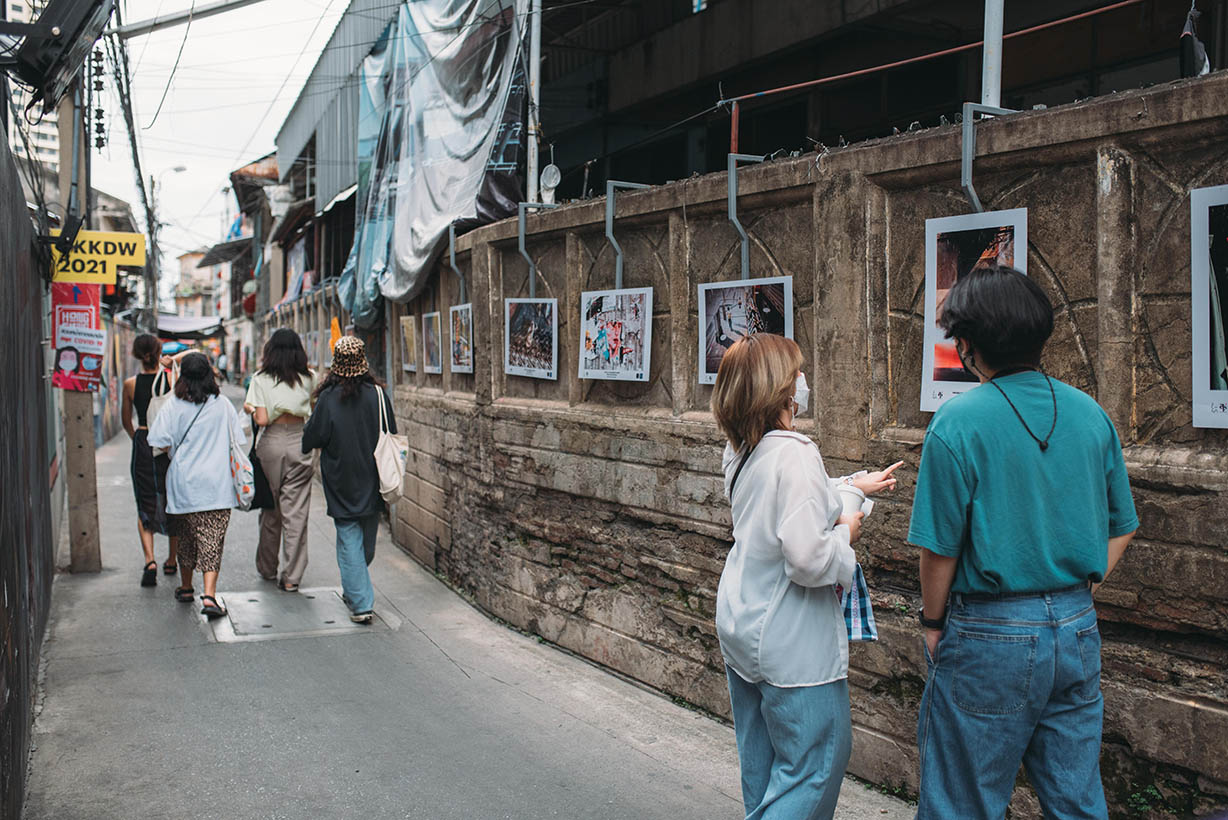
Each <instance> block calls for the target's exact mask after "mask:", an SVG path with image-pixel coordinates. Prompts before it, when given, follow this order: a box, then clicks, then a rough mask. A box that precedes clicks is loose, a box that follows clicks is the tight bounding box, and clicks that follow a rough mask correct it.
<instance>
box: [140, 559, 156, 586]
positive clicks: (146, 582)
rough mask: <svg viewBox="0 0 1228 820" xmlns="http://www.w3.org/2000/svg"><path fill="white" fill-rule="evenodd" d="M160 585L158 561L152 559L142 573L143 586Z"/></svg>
mask: <svg viewBox="0 0 1228 820" xmlns="http://www.w3.org/2000/svg"><path fill="white" fill-rule="evenodd" d="M157 585H158V562H157V561H150V562H149V563H148V564H146V565H145V571H144V572H142V573H141V586H143V587H156V586H157Z"/></svg>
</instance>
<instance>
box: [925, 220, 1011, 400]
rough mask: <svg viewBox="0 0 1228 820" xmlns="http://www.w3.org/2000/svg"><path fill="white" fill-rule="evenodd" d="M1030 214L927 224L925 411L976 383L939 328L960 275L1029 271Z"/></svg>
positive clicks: (953, 344)
mask: <svg viewBox="0 0 1228 820" xmlns="http://www.w3.org/2000/svg"><path fill="white" fill-rule="evenodd" d="M1027 248H1028V211H1027V208H1012V209H1011V210H1008V211H990V212H988V213H983V214H963V215H961V216H944V217H940V218H937V219H927V220H925V339H924V353H923V356H922V365H921V367H922V371H921V409H922V410H924V411H927V412H933V411H935V410H937V409H938V408H939V407H941V406H942V405H943V404H945V403H946V402H947V401H949V400H950V399H951V397H952V396H958V395H959V394H960V393H964V392H966V391H968V390H970V389H972V388H973V387H976V386H977V384H978V381H979V380H978V379H977V377H976V376H975V375H974V374H972V373H969V372H968V371H967V370H965V369H964V366H963V364H962V363H961V362H960V360H959V353H958V352H956V350H955V342H954V341H953V340H951V339H948V338H946V335H945V334H944V333H943V331H942V329H941V328H939V327H938V317H939V316H940V315H941V313H942V303H943V301H944V300H945V299H946V297H947V293H948V292H949V291H950V290H951V288H952V287H953V286H954V285H955V283H956V282H958V281H959V279H960V277H962V276H964V275H965V274H967V273H970V272H971V271H973V270H976V269H978V268H985V267H989V266H991V265H1001V266H1003V267H1012V268H1015V269H1017V270H1019V271H1020V272H1022V273H1027V272H1028V268H1027V264H1028V253H1027Z"/></svg>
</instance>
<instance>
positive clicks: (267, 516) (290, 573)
mask: <svg viewBox="0 0 1228 820" xmlns="http://www.w3.org/2000/svg"><path fill="white" fill-rule="evenodd" d="M302 442H303V425H302V424H270V425H269V426H268V427H265V428H264V429H263V430H261V431H260V440H259V441H257V442H256V457H257V458H259V459H260V466H261V467H263V468H264V475H265V477H266V478H268V480H269V489H271V490H272V491H273V498H275V499H276V500H277V506H276V507H274V508H273V509H271V510H261V511H260V543H259V545H258V546H257V547H256V571H257V572H259V573H260V575H261V576H263V577H265V578H274V577H277V559H278V553H279V552H281V551H282V547H283V541H284V548H285V551H284V553H283V560H282V572H281V577H280V580H281V581H282V583H285V584H293V585H298V584H299V583H300V582H301V581H302V578H303V572H304V571H306V569H307V518H308V516H309V515H310V513H311V477H312V467H311V456H310V455H304V453H303V448H302Z"/></svg>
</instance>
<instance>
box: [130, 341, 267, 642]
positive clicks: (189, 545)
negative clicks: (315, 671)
mask: <svg viewBox="0 0 1228 820" xmlns="http://www.w3.org/2000/svg"><path fill="white" fill-rule="evenodd" d="M218 393H219V391H218V386H217V382H216V381H215V380H214V378H213V368H212V367H211V366H210V364H209V359H208V358H206V357H205V355H204V354H203V353H189V354H188V355H187V356H184V357H183V361H182V362H181V363H180V366H179V381H178V382H177V383H176V384H175V397H174V398H173V399H171V400H170V401H169V402H167V403H166V405H165V406H164V407H163V408H162V410H161V412H159V413H158V417H157V418H156V419H154V422H153V426H152V427H151V428H150V430H149V443H150V445H152V446H154V447H169V448H170V451H171V452H170V455H171V466H170V470H169V471H168V472H167V476H166V489H167V493H166V510H167V512H169V513H170V514H171V515H172V522H173V525H174V529H175V532H176V533H178V534H179V578H180V580H181V581H182V585H181V586H180V587H179V588H178V589H176V590H175V600H177V601H180V602H181V603H191V602H192V598H193V595H194V593H195V590H194V589H193V588H192V573H193V572H194V571H195V570H197V569H199V570H200V571H201V575H203V576H204V589H205V591H204V594H203V595H201V596H200V602H201V605H202V606H201V610H200V611H201V614H202V615H208V616H209V617H210V618H217V617H221V616H222V615H225V614H226V610H225V609H223V608H222V607H221V606H220V605H219V604H218V601H217V575H218V572H219V571H220V570H221V568H222V544H223V542H224V540H225V538H226V527H227V525H228V524H229V523H230V510H231V508H232V507H234V506H235V503H236V501H237V499H236V497H235V490H234V482H233V480H232V478H231V474H230V442H231V440H232V438H233V440H235V441H236V442H242V441H243V440H244V438H245V437H244V435H243V428H242V426H240V424H239V414H238V413H236V412H235V409H234V407H233V406H232V405H231V403H230V402H229V401H227V400H226V399H224V398H221V397H220V396H219V395H218Z"/></svg>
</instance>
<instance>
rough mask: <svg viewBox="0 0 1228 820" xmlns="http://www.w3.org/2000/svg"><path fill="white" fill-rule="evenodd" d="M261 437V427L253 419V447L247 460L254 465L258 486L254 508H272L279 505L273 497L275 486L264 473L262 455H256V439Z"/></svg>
mask: <svg viewBox="0 0 1228 820" xmlns="http://www.w3.org/2000/svg"><path fill="white" fill-rule="evenodd" d="M259 438H260V427H259V425H257V424H256V423H255V421H254V420H253V422H252V449H251V450H249V451H248V453H247V460H248V461H250V462H251V465H252V479H253V483H254V484H255V487H256V492H255V494H254V495H253V497H252V506H251V509H253V510H271V509H273V508H274V507H276V506H277V499H276V498H274V497H273V488H272V487H270V486H269V478H268V476H266V475H265V474H264V465H262V464H261V463H260V457H259V456H257V455H256V441H257V440H258V439H259Z"/></svg>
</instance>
